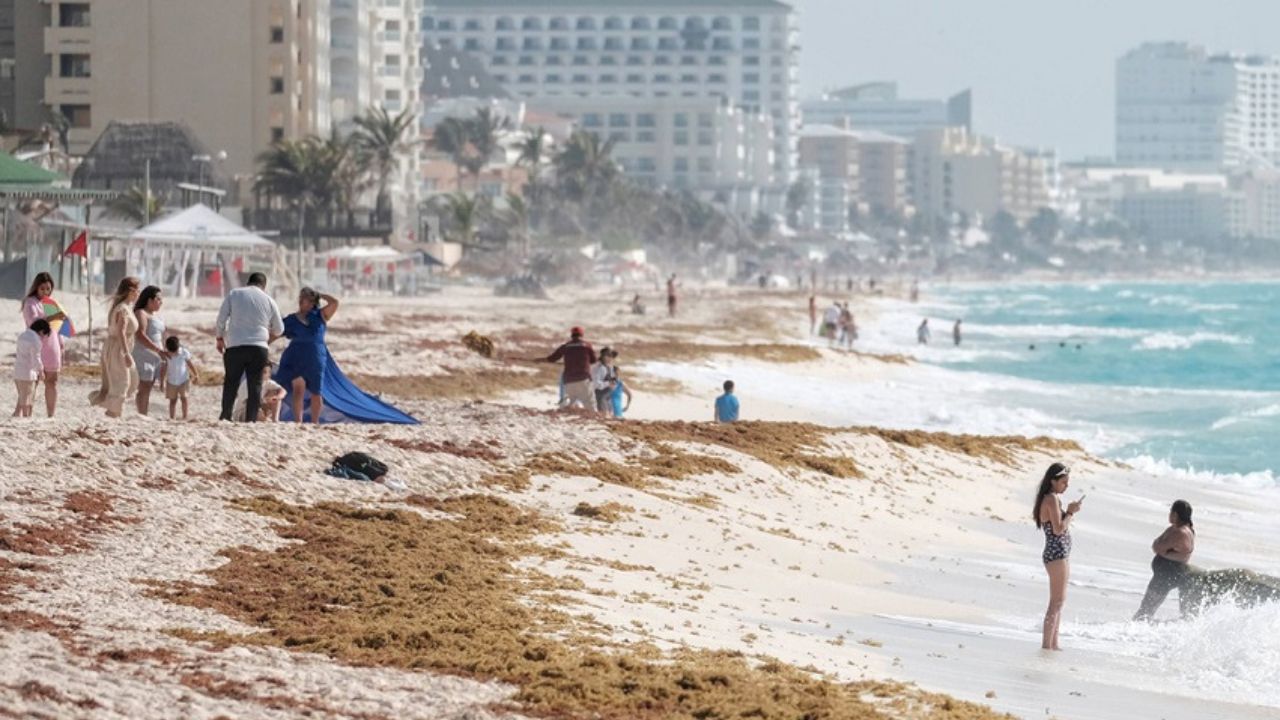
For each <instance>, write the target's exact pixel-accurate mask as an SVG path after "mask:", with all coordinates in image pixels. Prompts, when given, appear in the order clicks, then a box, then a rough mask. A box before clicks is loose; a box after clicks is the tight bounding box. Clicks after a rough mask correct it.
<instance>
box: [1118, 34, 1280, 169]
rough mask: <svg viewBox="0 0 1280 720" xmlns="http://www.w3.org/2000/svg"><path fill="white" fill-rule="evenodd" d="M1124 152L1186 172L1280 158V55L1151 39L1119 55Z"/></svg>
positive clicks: (1124, 159) (1142, 163) (1128, 157)
mask: <svg viewBox="0 0 1280 720" xmlns="http://www.w3.org/2000/svg"><path fill="white" fill-rule="evenodd" d="M1116 160H1117V162H1118V163H1119V164H1120V165H1122V166H1131V167H1154V168H1161V169H1166V170H1178V171H1186V172H1221V171H1229V170H1233V169H1237V168H1249V167H1265V168H1271V167H1273V166H1280V58H1277V57H1274V56H1263V55H1248V56H1246V55H1233V54H1218V55H1210V54H1209V53H1208V52H1207V51H1206V50H1205V49H1204V48H1203V47H1201V46H1199V45H1192V44H1188V43H1148V44H1145V45H1142V46H1140V47H1138V48H1135V49H1134V50H1131V51H1130V52H1128V53H1126V54H1125V55H1124V56H1123V57H1121V58H1120V59H1119V60H1118V61H1117V63H1116Z"/></svg>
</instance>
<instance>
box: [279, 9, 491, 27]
mask: <svg viewBox="0 0 1280 720" xmlns="http://www.w3.org/2000/svg"><path fill="white" fill-rule="evenodd" d="M298 5H299V7H301V5H302V3H298ZM462 29H463V30H471V31H473V32H474V31H477V30H482V29H483V28H481V27H480V21H479V20H474V19H472V20H467V21H466V22H465V23H463V24H462Z"/></svg>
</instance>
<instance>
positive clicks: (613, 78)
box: [599, 75, 618, 85]
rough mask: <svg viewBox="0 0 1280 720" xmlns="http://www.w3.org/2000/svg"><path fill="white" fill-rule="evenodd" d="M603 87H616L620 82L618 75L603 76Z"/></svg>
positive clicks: (601, 77)
mask: <svg viewBox="0 0 1280 720" xmlns="http://www.w3.org/2000/svg"><path fill="white" fill-rule="evenodd" d="M599 82H600V84H601V85H616V84H617V82H618V76H617V75H601V76H600V80H599Z"/></svg>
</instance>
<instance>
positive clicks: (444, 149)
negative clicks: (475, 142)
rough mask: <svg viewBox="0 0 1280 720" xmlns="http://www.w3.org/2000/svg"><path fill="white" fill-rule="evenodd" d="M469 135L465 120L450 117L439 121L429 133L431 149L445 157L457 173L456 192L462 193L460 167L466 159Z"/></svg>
mask: <svg viewBox="0 0 1280 720" xmlns="http://www.w3.org/2000/svg"><path fill="white" fill-rule="evenodd" d="M470 134H471V132H470V128H468V127H467V122H466V121H465V120H461V119H459V118H452V117H451V118H445V119H444V120H442V121H440V124H439V125H436V129H435V130H434V131H433V132H432V133H431V147H432V148H433V149H435V150H436V152H439V153H440V154H442V155H447V156H448V157H449V160H450V162H452V163H453V167H454V169H455V170H456V171H457V177H458V187H457V190H458V192H461V191H462V165H463V162H464V161H465V160H466V157H467V146H468V145H469V144H470Z"/></svg>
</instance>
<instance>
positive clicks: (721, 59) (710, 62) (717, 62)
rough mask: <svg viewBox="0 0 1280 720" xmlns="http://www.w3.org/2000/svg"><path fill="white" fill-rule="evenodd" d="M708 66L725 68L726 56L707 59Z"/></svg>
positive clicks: (714, 56) (713, 56)
mask: <svg viewBox="0 0 1280 720" xmlns="http://www.w3.org/2000/svg"><path fill="white" fill-rule="evenodd" d="M707 64H708V65H714V66H716V67H723V66H724V56H723V55H712V56H711V57H709V58H707Z"/></svg>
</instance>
